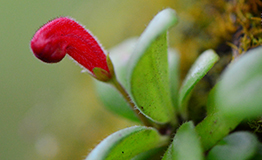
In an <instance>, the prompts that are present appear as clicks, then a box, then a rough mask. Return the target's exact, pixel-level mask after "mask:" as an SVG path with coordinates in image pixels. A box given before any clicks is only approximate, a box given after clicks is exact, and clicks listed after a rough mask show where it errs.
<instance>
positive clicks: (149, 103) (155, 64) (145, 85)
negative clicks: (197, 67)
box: [128, 9, 177, 123]
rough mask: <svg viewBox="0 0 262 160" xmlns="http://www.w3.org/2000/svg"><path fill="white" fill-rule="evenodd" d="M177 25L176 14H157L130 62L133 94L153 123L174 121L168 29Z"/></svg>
mask: <svg viewBox="0 0 262 160" xmlns="http://www.w3.org/2000/svg"><path fill="white" fill-rule="evenodd" d="M176 22H177V18H176V13H175V11H174V10H172V9H165V10H163V11H161V12H160V13H159V14H157V15H156V16H155V17H154V19H153V20H152V21H151V22H150V24H149V25H148V27H147V28H146V30H145V31H144V33H143V34H142V35H141V37H140V39H139V41H138V43H137V45H136V47H135V51H134V53H133V54H132V56H131V59H130V63H129V64H130V70H129V72H128V84H129V93H130V95H131V98H132V100H133V102H134V103H135V104H136V106H137V107H138V109H139V110H140V112H141V113H143V114H144V115H145V116H147V117H148V118H150V119H151V120H153V121H156V122H159V123H166V122H169V121H171V120H173V119H174V115H175V113H174V108H173V106H172V101H171V94H170V89H169V75H168V62H167V61H168V59H167V30H168V28H170V27H171V26H173V25H174V24H175V23H176Z"/></svg>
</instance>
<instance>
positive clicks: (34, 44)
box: [31, 17, 112, 81]
mask: <svg viewBox="0 0 262 160" xmlns="http://www.w3.org/2000/svg"><path fill="white" fill-rule="evenodd" d="M31 49H32V51H33V53H34V54H35V56H36V57H37V58H39V59H40V60H42V61H44V62H47V63H56V62H59V61H61V60H62V59H63V58H64V57H65V55H66V53H67V54H68V55H69V56H70V57H72V58H73V59H74V60H75V61H76V62H78V63H79V64H80V65H81V66H83V67H84V68H86V69H87V70H88V71H89V73H90V74H91V75H93V76H94V77H96V78H98V79H99V80H102V81H107V80H109V79H110V78H111V74H112V73H110V71H111V72H112V70H111V69H110V68H112V67H111V66H110V63H109V62H108V60H109V58H108V59H107V55H106V53H105V51H104V50H103V48H102V46H101V45H100V44H99V43H98V41H97V40H96V39H95V38H94V37H93V36H92V35H91V33H89V32H88V31H87V30H86V29H85V28H84V27H82V26H81V25H80V24H78V23H77V22H75V21H74V20H72V19H70V18H67V17H61V18H57V19H54V20H52V21H50V22H48V23H47V24H45V25H44V26H43V27H41V28H40V29H39V30H38V31H37V32H36V33H35V35H34V37H33V38H32V40H31ZM108 64H109V65H108ZM101 76H102V77H101Z"/></svg>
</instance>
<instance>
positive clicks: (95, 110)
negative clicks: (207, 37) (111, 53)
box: [0, 0, 174, 160]
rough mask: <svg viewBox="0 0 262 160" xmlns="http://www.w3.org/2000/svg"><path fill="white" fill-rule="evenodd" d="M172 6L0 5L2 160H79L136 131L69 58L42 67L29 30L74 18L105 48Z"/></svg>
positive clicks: (6, 1) (12, 0)
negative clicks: (113, 137) (113, 136)
mask: <svg viewBox="0 0 262 160" xmlns="http://www.w3.org/2000/svg"><path fill="white" fill-rule="evenodd" d="M166 7H171V8H174V4H173V1H172V0H74V1H71V0H45V1H43V0H41V1H40V0H24V1H21V0H1V1H0V49H1V50H0V52H1V53H0V55H1V56H0V159H1V160H11V159H12V160H18V159H19V160H35V159H39V160H41V159H43V160H44V159H45V160H46V159H49V160H55V159H59V160H72V159H74V160H78V159H79V160H80V159H84V158H85V156H86V155H87V154H88V152H90V150H91V149H92V148H93V147H95V145H97V144H98V143H99V142H100V141H101V140H102V139H103V138H105V137H106V136H108V135H109V134H110V133H113V132H114V131H117V130H119V129H122V128H125V127H128V126H131V125H134V123H131V122H129V121H127V120H125V119H123V118H121V117H118V116H115V115H113V114H112V113H110V112H108V111H107V110H106V109H104V108H103V106H102V104H101V103H100V102H99V100H98V99H97V98H96V94H95V92H94V86H93V81H92V79H91V77H90V76H88V75H87V74H84V73H80V71H81V68H80V67H79V66H77V65H75V64H74V62H72V61H71V60H70V59H69V58H65V59H64V60H63V61H62V62H60V63H58V64H52V65H50V64H44V63H42V62H40V61H39V60H37V59H36V58H35V57H34V56H33V55H32V53H31V51H30V48H29V42H30V39H31V38H32V36H33V34H34V33H35V31H36V30H37V29H38V28H39V27H40V26H41V25H43V24H44V23H46V22H47V21H48V20H50V19H53V18H55V17H58V16H69V17H73V18H74V19H76V20H77V21H78V22H81V24H83V25H85V26H86V28H88V29H89V30H91V31H92V33H93V34H94V35H96V37H97V38H98V39H99V40H100V42H101V43H102V44H103V46H104V47H105V48H106V49H109V48H111V47H113V46H114V45H116V44H118V43H119V42H121V41H122V40H124V39H126V38H129V37H132V36H139V35H140V34H141V33H142V31H143V30H144V29H145V27H146V25H147V24H148V22H149V21H150V20H151V19H152V18H153V16H154V15H156V14H157V12H159V11H160V10H162V9H164V8H166Z"/></svg>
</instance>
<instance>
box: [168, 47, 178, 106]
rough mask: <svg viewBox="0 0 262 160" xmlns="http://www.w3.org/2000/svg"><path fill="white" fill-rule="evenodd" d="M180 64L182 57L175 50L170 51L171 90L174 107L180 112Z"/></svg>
mask: <svg viewBox="0 0 262 160" xmlns="http://www.w3.org/2000/svg"><path fill="white" fill-rule="evenodd" d="M179 63H180V57H179V55H178V53H177V52H176V51H175V50H174V49H169V50H168V66H169V67H168V68H169V78H170V89H171V98H172V102H173V106H174V107H175V109H176V110H178V90H179Z"/></svg>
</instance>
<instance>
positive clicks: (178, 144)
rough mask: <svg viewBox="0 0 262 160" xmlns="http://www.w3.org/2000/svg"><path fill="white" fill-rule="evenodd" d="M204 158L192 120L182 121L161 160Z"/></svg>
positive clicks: (198, 159) (196, 159) (194, 159)
mask: <svg viewBox="0 0 262 160" xmlns="http://www.w3.org/2000/svg"><path fill="white" fill-rule="evenodd" d="M186 159H188V160H189V159H190V160H202V159H204V155H203V149H202V146H201V143H200V139H199V137H198V135H197V133H196V131H195V129H194V125H193V123H192V122H186V123H184V124H183V125H182V126H181V127H180V128H179V129H178V131H177V133H176V135H175V138H174V139H173V142H172V144H171V145H170V146H169V148H168V150H167V151H166V153H165V155H164V157H163V159H162V160H186Z"/></svg>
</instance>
